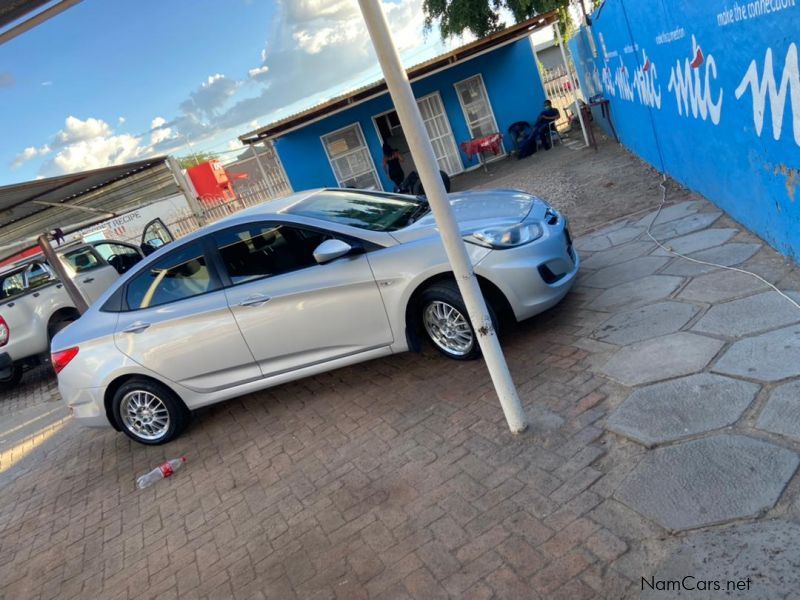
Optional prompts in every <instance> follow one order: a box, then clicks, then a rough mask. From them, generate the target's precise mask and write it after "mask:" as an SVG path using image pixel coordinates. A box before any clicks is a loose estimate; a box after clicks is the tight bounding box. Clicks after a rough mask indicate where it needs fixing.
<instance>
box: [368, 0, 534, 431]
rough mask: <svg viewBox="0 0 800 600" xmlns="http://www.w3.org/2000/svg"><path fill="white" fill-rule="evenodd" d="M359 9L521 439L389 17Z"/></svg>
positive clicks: (488, 322)
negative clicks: (387, 19) (396, 46)
mask: <svg viewBox="0 0 800 600" xmlns="http://www.w3.org/2000/svg"><path fill="white" fill-rule="evenodd" d="M359 5H360V6H361V13H362V15H363V16H364V21H365V22H366V24H367V29H368V30H369V34H370V37H371V38H372V44H373V45H374V46H375V51H376V53H377V55H378V60H379V61H380V64H381V69H382V70H383V74H384V77H385V78H386V85H387V87H388V89H389V93H390V94H391V97H392V101H393V102H394V106H395V109H396V110H397V115H398V117H399V119H400V124H401V125H402V127H403V131H404V132H405V134H406V140H407V141H408V145H409V148H410V150H411V156H412V157H413V158H414V164H415V165H416V166H417V169H418V170H419V175H420V179H421V180H422V185H423V186H424V188H425V192H426V195H427V198H428V202H429V203H430V207H431V209H432V210H433V216H434V218H435V219H436V225H437V226H438V228H439V232H440V234H441V237H442V243H443V245H444V248H445V251H446V253H447V258H448V260H449V262H450V266H451V267H452V269H453V274H454V275H455V279H456V283H457V285H458V289H459V290H460V292H461V296H462V298H463V299H464V303H465V304H466V307H467V313H468V314H469V319H470V321H471V323H472V326H473V329H474V330H475V335H476V337H477V339H478V343H479V344H480V348H481V351H482V352H483V357H484V360H485V361H486V366H487V368H488V370H489V374H490V376H491V378H492V382H493V383H494V388H495V391H496V392H497V396H498V398H499V399H500V404H501V406H502V408H503V412H504V414H505V417H506V421H507V423H508V427H509V429H511V431H512V432H513V433H521V432H522V431H525V429H526V428H527V427H528V425H527V422H526V419H525V413H524V411H523V410H522V405H521V403H520V400H519V396H518V395H517V389H516V387H515V386H514V382H513V380H512V379H511V373H510V371H509V370H508V365H507V364H506V359H505V357H504V356H503V351H502V350H501V348H500V342H499V341H498V339H497V334H496V332H495V330H494V324H493V323H492V319H491V317H490V316H489V310H488V308H487V306H486V302H485V301H484V299H483V295H482V294H481V290H480V287H479V285H478V280H477V278H476V277H475V273H474V272H473V270H472V263H471V262H470V258H469V255H468V254H467V249H466V248H465V246H464V241H463V240H462V239H461V232H460V230H459V228H458V224H457V222H456V219H455V216H454V215H453V210H452V207H451V206H450V202H449V201H448V199H447V192H446V191H445V189H444V184H443V183H442V178H441V176H440V175H439V165H438V164H437V162H436V157H435V156H434V153H433V146H432V145H431V141H430V138H429V137H428V134H427V132H426V130H425V125H424V123H423V121H422V116H421V115H420V112H419V108H418V106H417V102H416V100H415V99H414V93H413V92H412V90H411V84H410V83H409V81H408V75H407V73H406V71H405V69H403V65H402V63H401V62H400V56H399V55H398V53H397V49H396V48H395V45H394V42H393V40H392V36H391V33H390V32H389V25H388V23H387V22H386V15H385V14H384V12H383V9H382V8H381V4H380V1H379V0H359Z"/></svg>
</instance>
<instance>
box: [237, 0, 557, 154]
mask: <svg viewBox="0 0 800 600" xmlns="http://www.w3.org/2000/svg"><path fill="white" fill-rule="evenodd" d="M557 22H558V13H557V12H556V11H550V12H546V13H542V14H541V15H537V16H536V17H533V18H532V19H528V20H527V21H523V22H521V23H516V24H514V25H512V26H510V27H507V28H505V29H503V30H501V31H498V32H495V33H493V34H491V35H488V36H486V37H484V38H481V39H479V40H476V41H474V42H471V43H469V44H467V45H465V46H461V47H459V48H456V49H455V50H451V51H450V52H447V53H446V54H442V55H440V56H437V57H435V58H432V59H431V60H428V61H425V62H423V63H420V64H418V65H416V66H414V67H411V68H410V69H408V71H407V73H408V79H409V81H411V82H415V81H418V80H420V79H424V78H425V77H429V76H431V75H434V74H435V73H438V72H440V71H442V70H444V69H447V68H450V67H452V66H453V65H455V64H457V63H461V62H465V61H467V60H470V59H472V58H476V57H478V56H481V55H483V54H486V53H487V52H491V51H492V50H496V49H497V48H500V47H501V46H505V45H507V44H511V43H513V42H516V41H517V40H520V39H522V38H524V37H528V36H530V35H531V34H532V33H533V32H534V31H537V30H539V29H543V28H545V27H549V26H551V25H553V24H554V23H557ZM386 93H388V90H387V87H386V82H385V81H384V80H382V79H381V80H379V81H376V82H375V83H373V84H370V85H367V86H365V87H362V88H360V89H357V90H355V91H352V92H349V93H347V94H342V95H341V96H338V97H336V98H333V99H331V100H328V101H327V102H324V103H322V104H318V105H317V106H313V107H311V108H309V109H307V110H304V111H302V112H299V113H297V114H294V115H291V116H289V117H286V118H285V119H281V120H280V121H275V122H274V123H270V124H269V125H266V126H264V127H261V128H259V129H256V130H254V131H251V132H249V133H245V134H243V135H241V136H239V140H240V141H241V142H242V143H243V144H256V143H258V142H264V141H268V140H270V139H274V138H278V137H280V136H282V135H286V134H287V133H290V132H292V131H295V130H297V129H300V128H302V127H305V126H306V125H310V124H311V123H314V122H316V121H319V120H321V119H324V118H326V117H329V116H331V115H335V114H336V113H339V112H342V111H344V110H347V109H349V108H352V107H353V106H355V105H358V104H361V103H363V102H367V101H368V100H372V99H373V98H376V97H378V96H381V95H383V94H386Z"/></svg>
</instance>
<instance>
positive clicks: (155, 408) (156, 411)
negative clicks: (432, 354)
mask: <svg viewBox="0 0 800 600" xmlns="http://www.w3.org/2000/svg"><path fill="white" fill-rule="evenodd" d="M119 413H120V417H122V424H123V426H124V427H126V428H127V429H128V431H130V432H131V433H133V434H134V435H136V437H140V438H143V439H145V440H148V441H153V440H157V439H159V438H161V437H164V435H165V434H166V433H167V431H169V421H170V419H169V410H168V409H167V406H166V404H164V401H163V400H161V398H159V397H158V396H156V395H155V394H151V393H150V392H146V391H142V390H135V391H133V392H129V393H127V394H125V396H124V397H123V398H122V402H121V403H120V407H119Z"/></svg>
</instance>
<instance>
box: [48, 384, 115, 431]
mask: <svg viewBox="0 0 800 600" xmlns="http://www.w3.org/2000/svg"><path fill="white" fill-rule="evenodd" d="M58 391H59V392H60V393H61V397H62V398H64V402H65V404H66V405H67V409H68V410H69V412H70V414H72V416H73V417H74V418H75V420H76V421H77V422H78V423H80V424H81V425H83V426H84V427H111V423H109V422H108V417H107V416H106V408H105V404H104V403H103V388H90V389H83V390H73V389H70V388H69V387H67V386H64V385H62V384H61V383H60V382H59V386H58Z"/></svg>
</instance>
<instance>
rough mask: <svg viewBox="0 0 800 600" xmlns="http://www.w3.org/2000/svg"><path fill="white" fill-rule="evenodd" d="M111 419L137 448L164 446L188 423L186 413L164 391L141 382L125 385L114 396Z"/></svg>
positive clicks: (153, 383)
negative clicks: (137, 443) (132, 440)
mask: <svg viewBox="0 0 800 600" xmlns="http://www.w3.org/2000/svg"><path fill="white" fill-rule="evenodd" d="M113 409H114V417H115V418H116V419H117V423H118V424H119V426H120V428H121V429H122V431H123V433H125V435H127V436H128V437H130V438H132V439H134V440H136V441H137V442H139V443H140V444H147V445H152V446H155V445H158V444H165V443H167V442H169V441H170V440H173V439H175V438H176V437H178V436H179V435H180V434H181V433H182V432H183V430H184V429H185V428H186V425H188V423H189V414H190V413H189V410H188V409H187V408H186V406H185V405H184V403H183V402H182V401H181V399H180V398H178V396H176V395H175V393H174V392H173V391H172V390H170V389H169V388H168V387H166V386H164V385H162V384H160V383H158V382H157V381H153V380H150V379H144V378H138V377H137V378H134V379H130V380H128V381H126V382H125V383H124V384H123V385H122V386H120V388H119V389H118V390H117V392H116V393H115V394H114V400H113Z"/></svg>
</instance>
